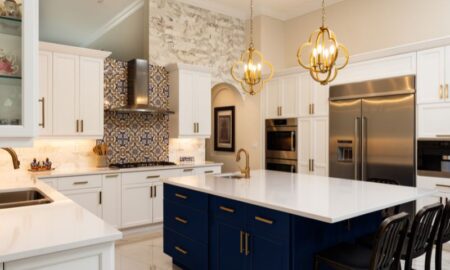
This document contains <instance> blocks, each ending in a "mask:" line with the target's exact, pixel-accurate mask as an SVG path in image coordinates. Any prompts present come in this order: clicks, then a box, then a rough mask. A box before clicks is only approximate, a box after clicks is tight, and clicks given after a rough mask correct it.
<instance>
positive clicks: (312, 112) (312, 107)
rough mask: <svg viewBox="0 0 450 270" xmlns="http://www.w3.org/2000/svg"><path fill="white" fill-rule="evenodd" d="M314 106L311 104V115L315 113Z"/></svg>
mask: <svg viewBox="0 0 450 270" xmlns="http://www.w3.org/2000/svg"><path fill="white" fill-rule="evenodd" d="M314 111H315V106H314V103H313V104H311V114H314V113H315V112H314Z"/></svg>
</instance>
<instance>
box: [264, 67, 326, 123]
mask: <svg viewBox="0 0 450 270" xmlns="http://www.w3.org/2000/svg"><path fill="white" fill-rule="evenodd" d="M328 89H329V88H328V87H327V86H322V85H320V84H319V83H317V82H315V81H313V80H312V78H311V76H310V75H309V73H295V74H288V75H280V76H277V77H276V78H274V79H273V80H271V81H270V82H268V83H267V85H266V88H265V90H264V92H265V93H264V95H265V97H264V99H265V117H266V119H272V118H292V117H306V116H328V97H329V93H328Z"/></svg>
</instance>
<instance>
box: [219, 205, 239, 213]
mask: <svg viewBox="0 0 450 270" xmlns="http://www.w3.org/2000/svg"><path fill="white" fill-rule="evenodd" d="M219 209H220V210H222V211H225V212H228V213H231V214H233V213H234V211H235V210H234V209H233V208H228V207H225V206H220V207H219Z"/></svg>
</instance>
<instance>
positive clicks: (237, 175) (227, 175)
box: [216, 173, 244, 179]
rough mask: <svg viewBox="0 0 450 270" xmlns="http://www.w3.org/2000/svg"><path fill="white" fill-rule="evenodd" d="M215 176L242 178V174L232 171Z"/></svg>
mask: <svg viewBox="0 0 450 270" xmlns="http://www.w3.org/2000/svg"><path fill="white" fill-rule="evenodd" d="M216 177H219V178H226V179H244V176H243V175H242V174H238V173H233V174H219V175H217V176H216Z"/></svg>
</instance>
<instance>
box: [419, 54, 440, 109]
mask: <svg viewBox="0 0 450 270" xmlns="http://www.w3.org/2000/svg"><path fill="white" fill-rule="evenodd" d="M444 60H445V49H444V48H436V49H431V50H426V51H421V52H419V53H418V54H417V103H418V104H423V103H436V102H442V101H443V99H442V98H441V95H440V91H441V89H440V87H441V86H443V84H444V75H445V74H444V70H445V61H444Z"/></svg>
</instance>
